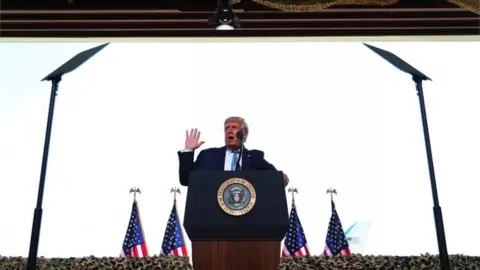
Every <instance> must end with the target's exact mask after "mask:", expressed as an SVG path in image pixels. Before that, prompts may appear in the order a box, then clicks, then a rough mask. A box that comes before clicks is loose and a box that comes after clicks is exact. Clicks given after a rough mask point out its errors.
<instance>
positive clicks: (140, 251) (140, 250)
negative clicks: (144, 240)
mask: <svg viewBox="0 0 480 270" xmlns="http://www.w3.org/2000/svg"><path fill="white" fill-rule="evenodd" d="M146 256H148V250H147V245H146V244H141V245H136V246H134V247H132V248H131V249H129V250H128V253H127V254H125V253H124V252H123V250H122V252H121V254H120V257H146Z"/></svg>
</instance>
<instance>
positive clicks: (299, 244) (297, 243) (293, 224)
mask: <svg viewBox="0 0 480 270" xmlns="http://www.w3.org/2000/svg"><path fill="white" fill-rule="evenodd" d="M289 223H290V227H289V229H288V232H287V234H286V235H285V241H284V242H283V249H282V257H295V256H307V255H310V251H309V250H308V245H307V238H306V237H305V232H304V231H303V228H302V223H301V222H300V219H299V218H298V215H297V209H296V207H295V201H292V210H291V211H290V222H289Z"/></svg>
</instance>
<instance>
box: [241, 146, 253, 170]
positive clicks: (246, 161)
mask: <svg viewBox="0 0 480 270" xmlns="http://www.w3.org/2000/svg"><path fill="white" fill-rule="evenodd" d="M250 161H251V156H250V151H249V150H248V149H247V148H243V155H242V169H243V170H250V169H251V166H252V164H251V162H250Z"/></svg>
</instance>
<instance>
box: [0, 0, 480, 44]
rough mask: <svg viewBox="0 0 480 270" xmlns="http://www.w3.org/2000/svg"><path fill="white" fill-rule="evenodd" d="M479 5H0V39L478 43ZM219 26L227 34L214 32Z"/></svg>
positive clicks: (109, 0) (16, 0)
mask: <svg viewBox="0 0 480 270" xmlns="http://www.w3.org/2000/svg"><path fill="white" fill-rule="evenodd" d="M479 1H480V0H348V1H347V0H328V1H326V0H295V1H292V0H50V1H23V0H2V2H1V5H2V10H1V11H0V18H1V20H0V34H1V36H2V37H225V36H241V37H264V36H278V37H282V36H323V37H326V36H405V35H408V36H431V35H450V36H462V35H479V36H480V15H479V14H480V11H479V9H480V8H479V7H477V5H478V4H479ZM226 3H228V4H226ZM347 3H348V4H347ZM212 14H213V15H212ZM232 16H233V17H232ZM223 22H227V24H228V25H230V26H233V28H235V30H234V31H218V30H216V28H217V27H218V26H220V25H221V24H223ZM240 22H241V27H239V26H240Z"/></svg>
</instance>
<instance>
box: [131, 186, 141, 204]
mask: <svg viewBox="0 0 480 270" xmlns="http://www.w3.org/2000/svg"><path fill="white" fill-rule="evenodd" d="M132 192H133V200H134V201H136V200H137V192H138V194H142V192H141V191H140V189H139V188H137V187H133V188H131V189H130V192H129V193H132Z"/></svg>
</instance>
